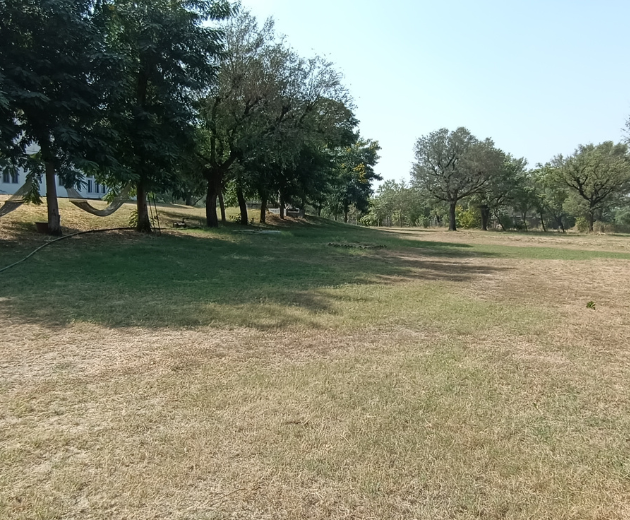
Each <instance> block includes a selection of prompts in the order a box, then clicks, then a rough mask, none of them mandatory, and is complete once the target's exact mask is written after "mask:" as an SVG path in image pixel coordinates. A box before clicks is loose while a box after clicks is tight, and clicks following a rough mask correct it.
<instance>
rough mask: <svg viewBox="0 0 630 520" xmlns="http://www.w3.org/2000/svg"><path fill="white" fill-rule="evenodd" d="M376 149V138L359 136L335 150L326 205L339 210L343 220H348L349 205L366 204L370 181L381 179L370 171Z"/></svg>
mask: <svg viewBox="0 0 630 520" xmlns="http://www.w3.org/2000/svg"><path fill="white" fill-rule="evenodd" d="M380 149H381V147H380V146H379V144H378V142H377V141H372V140H370V139H368V140H365V139H361V138H359V139H357V142H356V143H354V144H353V145H352V146H349V147H347V148H342V149H339V151H338V155H337V161H336V162H337V167H336V178H335V179H334V181H333V183H334V184H333V188H332V193H331V195H330V205H331V206H332V208H333V210H334V213H341V214H343V219H344V222H348V212H349V211H350V206H354V207H355V208H357V210H359V211H360V212H365V211H367V210H368V208H369V200H370V196H371V195H372V193H373V192H372V185H373V183H374V181H376V180H382V177H381V176H380V175H378V174H377V173H376V172H375V171H374V166H375V165H376V163H377V162H378V159H379V156H378V152H379V150H380Z"/></svg>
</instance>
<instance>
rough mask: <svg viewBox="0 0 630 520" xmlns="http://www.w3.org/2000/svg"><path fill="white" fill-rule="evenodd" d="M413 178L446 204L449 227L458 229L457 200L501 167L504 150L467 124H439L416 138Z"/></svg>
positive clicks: (484, 183)
mask: <svg viewBox="0 0 630 520" xmlns="http://www.w3.org/2000/svg"><path fill="white" fill-rule="evenodd" d="M415 158H416V162H415V163H414V165H413V168H412V178H413V182H414V184H415V185H416V186H418V187H419V188H420V189H422V190H426V191H427V192H428V193H430V194H431V196H432V197H434V198H435V199H437V200H440V201H444V202H446V203H447V204H448V205H449V229H450V230H451V231H455V230H456V229H457V224H456V213H455V209H456V207H457V203H458V202H459V201H460V200H462V199H464V198H466V197H470V196H471V195H474V194H477V193H480V192H481V191H482V190H483V189H484V188H485V187H486V186H487V185H488V183H489V181H490V178H491V177H492V175H493V174H495V172H496V171H498V170H499V169H500V168H501V165H502V163H503V153H502V152H501V151H500V150H498V149H496V148H495V147H494V143H493V142H492V140H491V139H486V140H484V141H479V140H478V139H477V138H476V137H474V136H473V135H472V134H471V133H470V132H469V131H468V130H467V129H466V128H463V127H461V128H458V129H457V130H455V131H453V132H449V131H448V130H447V129H446V128H442V129H440V130H437V131H435V132H432V133H430V134H429V135H426V136H423V137H421V138H419V139H418V141H417V142H416V145H415Z"/></svg>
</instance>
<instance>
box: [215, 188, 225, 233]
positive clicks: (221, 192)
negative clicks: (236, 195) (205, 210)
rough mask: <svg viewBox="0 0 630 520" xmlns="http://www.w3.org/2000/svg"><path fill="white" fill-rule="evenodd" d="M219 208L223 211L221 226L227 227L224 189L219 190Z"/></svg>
mask: <svg viewBox="0 0 630 520" xmlns="http://www.w3.org/2000/svg"><path fill="white" fill-rule="evenodd" d="M215 204H216V202H215ZM219 208H220V209H221V224H223V225H225V224H226V223H227V217H226V216H225V199H224V198H223V187H221V189H220V190H219Z"/></svg>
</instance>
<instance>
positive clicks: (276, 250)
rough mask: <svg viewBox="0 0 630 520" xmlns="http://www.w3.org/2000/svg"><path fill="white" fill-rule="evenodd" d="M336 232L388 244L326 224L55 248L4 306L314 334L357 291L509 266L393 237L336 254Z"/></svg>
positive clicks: (3, 283) (47, 317)
mask: <svg viewBox="0 0 630 520" xmlns="http://www.w3.org/2000/svg"><path fill="white" fill-rule="evenodd" d="M368 231H369V230H368ZM335 233H336V234H337V235H339V236H338V238H339V237H341V238H342V239H345V240H348V241H366V240H370V241H375V240H376V241H378V240H380V237H379V235H374V234H370V233H367V234H365V233H362V232H359V233H357V232H356V231H355V232H345V230H342V231H341V232H340V231H339V230H336V229H332V230H331V229H330V228H329V229H327V230H326V229H325V227H324V228H322V233H318V232H317V231H311V232H308V233H305V234H304V235H303V236H302V235H301V233H296V232H291V233H283V234H282V235H278V236H265V235H239V236H234V235H229V236H226V234H225V232H224V231H223V232H208V233H206V232H200V233H199V232H198V233H190V234H180V235H168V234H165V235H163V236H161V237H139V236H138V235H135V234H130V236H129V237H128V239H127V237H125V235H124V234H122V235H117V236H113V237H112V236H107V235H99V236H90V235H87V236H84V237H81V238H80V239H70V240H69V241H65V242H62V243H60V244H59V245H53V246H50V247H49V248H47V249H45V250H44V251H42V253H40V254H38V255H37V256H35V257H33V258H32V259H30V260H29V261H28V263H25V264H21V265H20V266H18V267H16V268H14V269H12V270H10V271H7V272H5V273H2V274H0V309H1V310H2V313H3V314H4V315H5V316H9V317H10V318H11V319H12V320H17V321H18V322H22V323H25V324H27V323H37V324H41V325H45V326H48V327H63V326H66V325H68V324H70V323H73V322H91V323H97V324H101V325H104V326H109V327H136V326H142V327H153V328H160V327H190V326H216V327H241V326H248V327H255V328H259V329H269V328H278V327H285V326H290V325H301V326H309V327H317V326H321V325H322V316H323V317H324V318H325V317H326V316H330V317H334V316H335V315H336V314H338V313H339V312H340V311H339V305H338V303H339V300H340V298H344V297H347V296H348V294H349V293H348V291H350V293H352V290H354V289H355V288H357V287H360V286H363V287H381V286H388V285H389V286H391V285H393V284H396V283H400V282H404V281H420V280H424V281H427V282H439V281H449V282H465V281H467V280H471V279H473V278H475V277H478V276H480V275H486V274H492V273H494V272H497V271H499V270H501V268H498V267H491V266H480V265H470V264H466V263H461V262H457V261H452V262H449V261H447V260H445V259H444V260H442V259H439V260H438V259H436V258H429V257H427V256H426V255H422V254H418V253H419V251H418V248H420V250H421V251H423V252H426V253H427V254H428V255H430V256H431V257H436V256H437V257H440V256H441V257H452V258H453V259H461V258H463V257H466V256H467V255H466V248H465V247H463V248H462V247H460V246H461V244H456V245H455V244H448V243H441V242H428V243H426V244H427V245H425V246H424V247H423V246H422V245H421V243H420V244H419V243H418V242H417V241H412V240H410V241H405V240H400V239H395V240H393V241H392V240H390V241H389V242H388V244H389V245H388V248H387V249H384V250H372V249H369V250H362V249H354V248H347V249H346V248H333V247H328V246H327V245H326V242H325V237H324V236H323V235H324V234H325V235H327V236H328V239H329V238H330V237H331V236H332V235H335ZM407 242H409V244H407ZM393 246H395V247H399V248H405V247H406V248H407V249H400V250H399V249H396V250H394V249H392V248H391V247H393ZM410 247H413V248H414V249H411V248H410ZM474 256H479V255H478V254H475V255H474ZM350 296H351V294H350ZM323 321H324V322H325V319H324V320H323Z"/></svg>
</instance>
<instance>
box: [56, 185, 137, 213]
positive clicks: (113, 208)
mask: <svg viewBox="0 0 630 520" xmlns="http://www.w3.org/2000/svg"><path fill="white" fill-rule="evenodd" d="M66 189H67V191H68V196H69V197H70V203H71V204H74V205H75V206H76V207H77V208H79V209H82V210H83V211H86V212H88V213H91V214H92V215H95V216H97V217H109V216H110V215H113V214H114V213H116V212H117V211H118V210H119V209H120V208H121V207H122V205H123V204H125V203H126V202H129V201H130V200H131V199H130V198H129V193H130V192H131V184H128V185H127V186H125V187H124V188H123V190H122V191H121V192H120V193H119V194H118V195H116V197H115V198H114V200H112V202H111V203H110V204H109V206H107V207H106V208H104V209H98V208H95V207H94V206H92V205H91V204H90V203H89V202H88V199H86V198H84V197H83V196H81V194H80V193H79V192H78V191H77V190H75V189H74V188H66Z"/></svg>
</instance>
